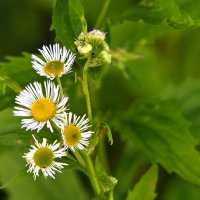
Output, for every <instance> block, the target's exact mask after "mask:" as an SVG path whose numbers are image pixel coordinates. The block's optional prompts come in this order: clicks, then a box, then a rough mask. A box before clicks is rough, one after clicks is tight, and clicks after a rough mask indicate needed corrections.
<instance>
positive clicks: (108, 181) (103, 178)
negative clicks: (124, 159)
mask: <svg viewBox="0 0 200 200" xmlns="http://www.w3.org/2000/svg"><path fill="white" fill-rule="evenodd" d="M95 171H96V175H97V179H98V182H99V184H100V186H101V188H102V190H103V191H104V192H108V191H110V190H113V188H114V187H115V185H116V184H117V179H116V178H114V177H112V176H108V175H107V174H106V172H105V170H104V168H103V166H102V165H101V163H100V161H99V159H98V157H96V160H95Z"/></svg>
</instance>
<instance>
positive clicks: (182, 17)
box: [111, 4, 200, 29]
mask: <svg viewBox="0 0 200 200" xmlns="http://www.w3.org/2000/svg"><path fill="white" fill-rule="evenodd" d="M172 5H173V4H172ZM122 20H128V21H142V22H144V23H146V24H152V25H159V24H161V23H166V24H167V25H168V26H170V27H173V28H175V29H191V28H198V27H200V19H199V18H194V17H191V16H190V15H189V14H188V13H187V12H185V11H182V10H180V9H179V8H178V7H175V6H174V5H173V6H172V7H171V8H169V7H166V6H164V7H162V6H157V5H156V6H141V5H134V7H132V8H130V9H128V10H126V11H125V12H124V13H122V14H121V16H120V15H119V16H118V17H116V18H113V19H111V22H112V23H119V22H121V21H122Z"/></svg>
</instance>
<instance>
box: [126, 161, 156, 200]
mask: <svg viewBox="0 0 200 200" xmlns="http://www.w3.org/2000/svg"><path fill="white" fill-rule="evenodd" d="M157 179H158V167H157V165H153V166H152V167H151V168H150V169H149V170H148V171H147V172H146V173H145V174H144V175H143V176H142V178H141V179H140V181H139V182H138V183H137V184H136V185H135V187H134V189H133V191H129V193H128V196H127V198H126V200H153V199H154V198H155V197H156V194H155V187H156V183H157Z"/></svg>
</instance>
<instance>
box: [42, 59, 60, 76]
mask: <svg viewBox="0 0 200 200" xmlns="http://www.w3.org/2000/svg"><path fill="white" fill-rule="evenodd" d="M63 71H64V63H63V62H60V61H51V62H48V63H47V64H46V65H45V66H44V72H45V73H46V74H48V75H50V74H53V75H54V76H59V75H60V74H61V73H62V72H63Z"/></svg>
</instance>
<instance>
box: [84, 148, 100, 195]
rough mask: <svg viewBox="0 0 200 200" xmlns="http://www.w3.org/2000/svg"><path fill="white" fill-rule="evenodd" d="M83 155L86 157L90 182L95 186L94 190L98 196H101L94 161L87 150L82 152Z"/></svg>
mask: <svg viewBox="0 0 200 200" xmlns="http://www.w3.org/2000/svg"><path fill="white" fill-rule="evenodd" d="M82 156H83V157H84V160H85V163H86V165H87V170H88V176H89V178H90V182H91V185H92V187H93V190H94V192H95V194H96V195H97V196H99V195H100V192H101V190H100V187H99V183H98V181H97V177H96V174H95V170H94V166H93V163H92V161H91V158H90V156H89V155H88V154H87V152H85V151H83V152H82Z"/></svg>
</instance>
